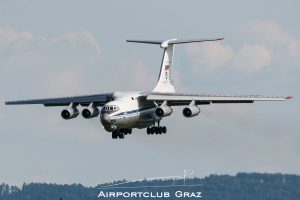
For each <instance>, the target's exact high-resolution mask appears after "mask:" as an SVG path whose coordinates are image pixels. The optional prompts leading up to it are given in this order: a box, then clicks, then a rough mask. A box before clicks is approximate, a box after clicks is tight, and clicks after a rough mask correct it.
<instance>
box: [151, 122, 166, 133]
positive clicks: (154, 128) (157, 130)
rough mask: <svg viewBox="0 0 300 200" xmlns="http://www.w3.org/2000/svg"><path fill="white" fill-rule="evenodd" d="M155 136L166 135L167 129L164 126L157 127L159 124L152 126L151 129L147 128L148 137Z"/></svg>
mask: <svg viewBox="0 0 300 200" xmlns="http://www.w3.org/2000/svg"><path fill="white" fill-rule="evenodd" d="M154 133H155V134H156V135H158V134H160V135H161V134H162V133H164V134H165V133H167V127H165V126H160V125H159V122H158V123H157V126H155V125H154V126H152V127H148V128H147V134H148V135H153V134H154Z"/></svg>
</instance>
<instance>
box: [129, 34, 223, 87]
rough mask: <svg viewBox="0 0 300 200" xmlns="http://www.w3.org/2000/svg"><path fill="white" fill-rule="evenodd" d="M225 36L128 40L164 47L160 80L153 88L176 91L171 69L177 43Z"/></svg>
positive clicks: (214, 39)
mask: <svg viewBox="0 0 300 200" xmlns="http://www.w3.org/2000/svg"><path fill="white" fill-rule="evenodd" d="M223 39H224V38H223V37H220V38H213V39H192V40H177V39H171V40H165V41H161V40H127V42H135V43H144V44H158V45H160V47H161V48H163V49H164V54H163V59H162V62H161V67H160V72H159V76H158V82H157V84H156V86H155V88H154V89H153V92H164V93H175V88H174V86H173V84H172V80H171V70H172V67H173V57H174V48H175V46H174V45H175V44H185V43H194V42H210V41H218V40H223Z"/></svg>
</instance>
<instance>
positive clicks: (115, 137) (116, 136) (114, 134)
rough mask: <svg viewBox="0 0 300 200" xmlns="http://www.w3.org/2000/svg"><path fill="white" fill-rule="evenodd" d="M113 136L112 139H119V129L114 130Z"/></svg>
mask: <svg viewBox="0 0 300 200" xmlns="http://www.w3.org/2000/svg"><path fill="white" fill-rule="evenodd" d="M111 137H112V139H117V138H118V132H117V131H114V132H112V133H111Z"/></svg>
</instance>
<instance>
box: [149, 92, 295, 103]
mask: <svg viewBox="0 0 300 200" xmlns="http://www.w3.org/2000/svg"><path fill="white" fill-rule="evenodd" d="M291 98H293V97H291V96H288V97H274V96H262V95H243V96H229V95H203V94H184V93H153V92H152V93H149V94H148V95H147V100H149V101H157V102H159V103H161V102H163V101H167V102H168V105H170V106H180V105H189V104H190V102H191V101H193V100H194V101H195V103H196V104H197V105H201V104H212V103H253V102H254V101H285V100H287V99H291Z"/></svg>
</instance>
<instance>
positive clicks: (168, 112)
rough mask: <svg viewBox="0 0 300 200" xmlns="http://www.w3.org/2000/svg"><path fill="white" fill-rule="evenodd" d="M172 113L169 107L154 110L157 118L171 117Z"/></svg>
mask: <svg viewBox="0 0 300 200" xmlns="http://www.w3.org/2000/svg"><path fill="white" fill-rule="evenodd" d="M172 112H173V110H172V108H171V107H169V106H160V107H158V108H156V110H155V114H156V115H157V116H158V117H166V116H169V115H171V114H172Z"/></svg>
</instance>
